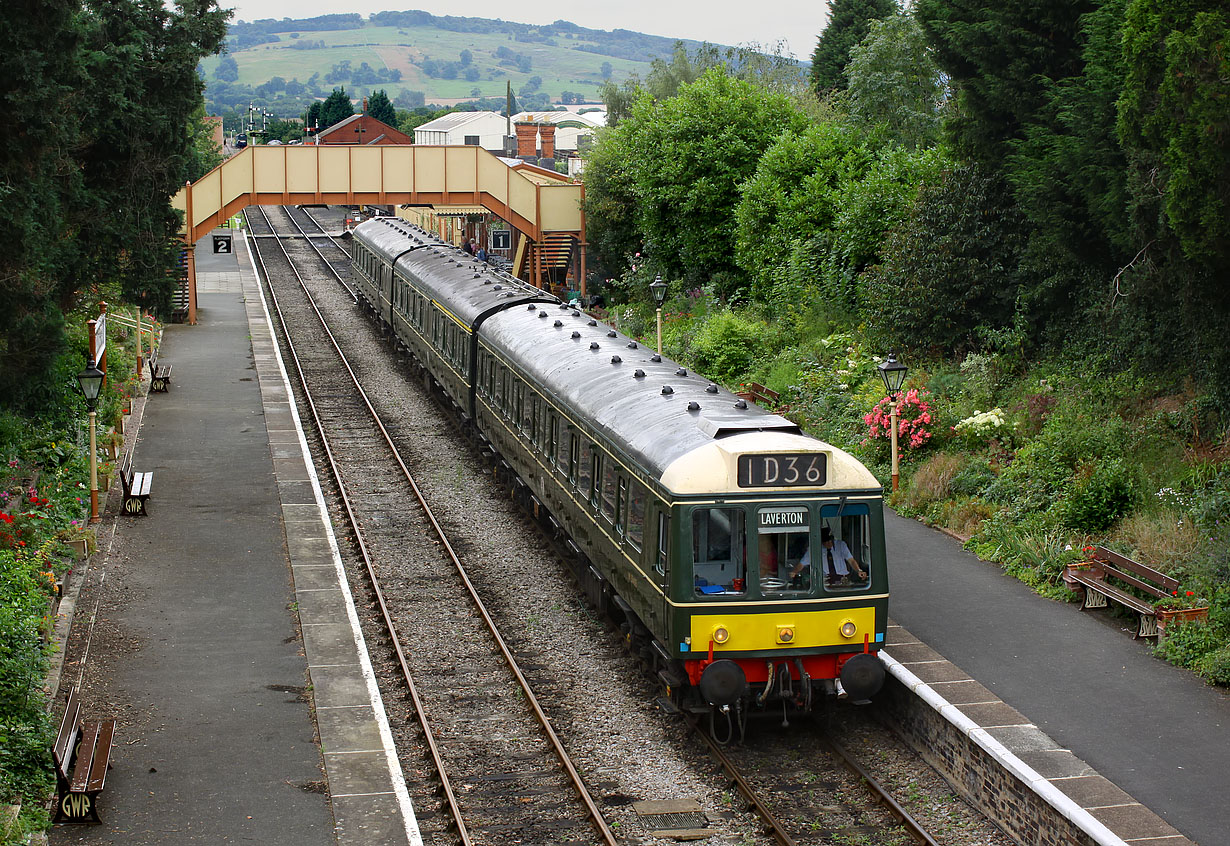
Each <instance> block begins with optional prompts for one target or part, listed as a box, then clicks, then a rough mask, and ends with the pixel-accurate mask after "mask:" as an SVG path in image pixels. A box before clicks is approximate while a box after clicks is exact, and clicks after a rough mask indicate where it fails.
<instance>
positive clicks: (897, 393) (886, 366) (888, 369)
mask: <svg viewBox="0 0 1230 846" xmlns="http://www.w3.org/2000/svg"><path fill="white" fill-rule="evenodd" d="M876 368H877V369H878V370H879V371H880V378H881V379H883V380H884V389H885V390H886V391H888V397H889V399H890V400H892V406H891V409H892V410H891V413H890V417H889V423H890V426H891V428H892V436H891V437H892V448H893V492H894V493H896V491H897V485H898V483H899V482H898V480H899V474H898V455H897V405H898V404H899V403H900V398H901V386H902V385H903V384H904V383H905V372H906V366H905V365H904V364H902V363H901V362H899V361H897V353H896V352H895V351H894V352H890V353H889V354H888V358H887V359H886V360H884V361H882V362H880V363H879V364H878V365H876Z"/></svg>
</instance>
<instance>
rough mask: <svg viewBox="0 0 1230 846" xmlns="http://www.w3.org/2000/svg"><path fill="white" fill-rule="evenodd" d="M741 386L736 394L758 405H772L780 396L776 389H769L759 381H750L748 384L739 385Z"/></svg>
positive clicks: (775, 403)
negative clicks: (740, 389)
mask: <svg viewBox="0 0 1230 846" xmlns="http://www.w3.org/2000/svg"><path fill="white" fill-rule="evenodd" d="M740 387H742V388H743V390H742V391H739V392H738V394H736V396H738V397H739V398H740V399H745V400H748V401H749V402H754V403H757V404H758V405H764V406H774V405H777V401H778V400H779V399H780V398H781V397H780V396H779V394H778V393H777V391H770V390H769V389H768V388H766V387H765V386H764V385H762V384H760V383H759V382H752V383H751V384H748V385H742V386H740Z"/></svg>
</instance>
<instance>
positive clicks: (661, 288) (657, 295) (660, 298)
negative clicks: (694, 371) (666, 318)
mask: <svg viewBox="0 0 1230 846" xmlns="http://www.w3.org/2000/svg"><path fill="white" fill-rule="evenodd" d="M649 293H651V294H653V301H654V302H655V303H657V306H658V355H662V303H664V302H666V283H665V282H663V281H662V274H661V273H659V274H658V276H657V278H656V279H654V280H653V281H652V282H650V283H649Z"/></svg>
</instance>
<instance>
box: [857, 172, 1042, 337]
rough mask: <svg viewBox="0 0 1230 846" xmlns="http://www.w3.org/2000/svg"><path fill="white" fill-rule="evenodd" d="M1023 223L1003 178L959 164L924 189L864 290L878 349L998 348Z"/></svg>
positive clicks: (1010, 307)
mask: <svg viewBox="0 0 1230 846" xmlns="http://www.w3.org/2000/svg"><path fill="white" fill-rule="evenodd" d="M1022 229H1023V226H1022V222H1021V221H1020V219H1019V216H1018V215H1016V213H1015V212H1014V211H1013V209H1012V202H1011V197H1010V195H1009V193H1008V191H1007V188H1006V186H1005V185H1004V184H1003V182H1002V180H999V179H997V178H995V177H992V176H988V175H986V174H985V173H984V172H981V171H980V170H979V169H978V168H976V167H972V166H962V167H959V168H957V169H956V170H954V171H951V172H949V173H947V174H945V175H943V176H942V177H941V178H940V179H939V180H936V181H934V182H929V183H927V184H924V185H923V186H922V188H921V190H920V192H919V195H918V200H917V202H916V203H915V205H914V207H913V209H912V210H911V211H910V213H909V215H908V216H907V218H906V220H905V222H904V223H903V224H902V225H900V226H899V227H897V228H896V229H895V230H894V231H893V232H892V234H891V235H890V236H889V239H888V243H887V245H886V246H885V249H884V252H885V260H884V262H883V263H882V264H880V265H878V266H876V267H874V268H873V269H872V270H870V271H869V272H868V274H867V276H866V279H865V282H864V287H865V297H866V314H867V319H868V321H869V323H870V326H869V329H870V332H871V335H872V336H873V339H874V340H875V342H876V343H878V344H880V345H881V346H884V347H887V346H898V345H904V346H906V347H912V348H915V349H925V350H931V351H940V350H943V351H945V352H947V353H953V352H955V353H957V354H958V355H960V354H962V353H963V352H965V351H968V350H970V349H985V348H994V347H996V346H1002V345H1003V344H1004V341H1003V340H1002V339H1003V338H1004V337H1005V333H1006V331H1008V330H1011V328H1012V326H1013V317H1014V314H1015V303H1016V298H1017V293H1018V291H1019V289H1020V287H1021V279H1020V271H1019V267H1020V265H1021V261H1020V256H1021V249H1022V246H1023V245H1022V241H1023V238H1022V235H1021V231H1022Z"/></svg>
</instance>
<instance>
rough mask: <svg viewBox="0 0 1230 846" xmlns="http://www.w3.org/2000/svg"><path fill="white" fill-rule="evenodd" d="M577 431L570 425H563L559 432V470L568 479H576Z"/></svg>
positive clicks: (572, 480) (571, 480)
mask: <svg viewBox="0 0 1230 846" xmlns="http://www.w3.org/2000/svg"><path fill="white" fill-rule="evenodd" d="M577 448H578V447H577V433H576V431H575V430H574V429H573V428H572V427H571V426H565V427H564V430H563V431H562V432H560V442H559V470H560V472H561V473H563V474H564V476H566V477H567V479H568V481H570V482H575V481H576V480H577V459H578V455H577Z"/></svg>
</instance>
